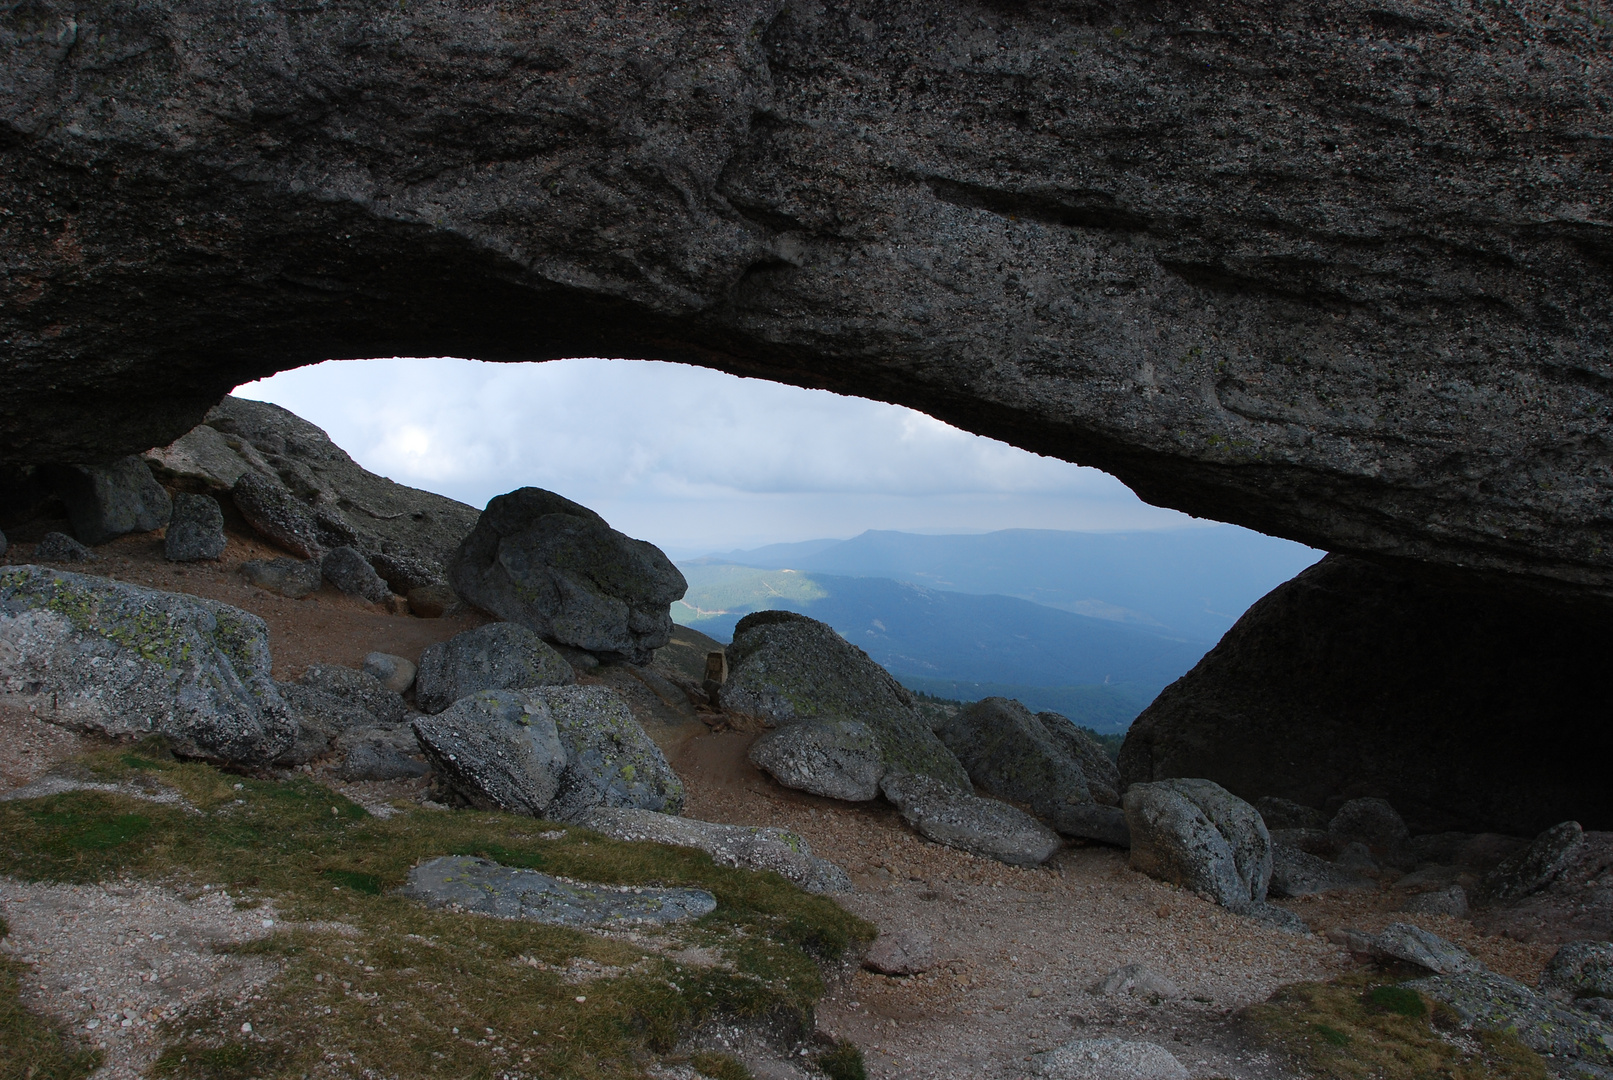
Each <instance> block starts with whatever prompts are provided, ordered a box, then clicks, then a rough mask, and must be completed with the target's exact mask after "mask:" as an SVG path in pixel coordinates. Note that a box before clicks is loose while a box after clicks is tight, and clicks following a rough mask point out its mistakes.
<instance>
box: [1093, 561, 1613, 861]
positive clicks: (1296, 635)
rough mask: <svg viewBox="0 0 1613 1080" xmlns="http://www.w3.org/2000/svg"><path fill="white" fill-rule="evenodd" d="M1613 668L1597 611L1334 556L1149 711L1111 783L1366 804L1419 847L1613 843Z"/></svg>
mask: <svg viewBox="0 0 1613 1080" xmlns="http://www.w3.org/2000/svg"><path fill="white" fill-rule="evenodd" d="M1609 655H1613V618H1610V617H1609V616H1608V612H1607V610H1606V609H1605V608H1603V607H1600V606H1598V605H1596V604H1586V605H1582V606H1579V607H1564V606H1561V605H1556V604H1550V603H1546V602H1544V601H1542V600H1540V599H1539V598H1538V597H1533V596H1531V595H1530V594H1528V593H1525V592H1518V591H1508V590H1498V589H1496V588H1495V587H1494V585H1493V583H1490V584H1488V585H1486V584H1483V583H1479V584H1465V585H1464V584H1462V583H1461V582H1460V581H1459V580H1452V581H1450V582H1444V581H1441V580H1440V579H1437V578H1431V577H1429V576H1428V575H1426V574H1415V573H1412V572H1410V571H1408V570H1407V569H1406V568H1404V567H1401V566H1397V565H1393V564H1383V563H1378V562H1368V561H1366V560H1363V559H1356V558H1348V557H1345V556H1340V555H1329V556H1328V557H1327V558H1325V559H1323V560H1322V561H1321V562H1319V563H1317V564H1316V565H1315V566H1312V567H1311V568H1310V569H1308V570H1306V571H1304V572H1303V573H1301V574H1300V575H1299V576H1298V577H1296V578H1294V579H1293V580H1292V581H1289V582H1287V583H1286V584H1284V585H1280V586H1278V587H1277V588H1276V589H1275V590H1273V591H1272V592H1271V593H1269V594H1268V595H1267V596H1265V597H1264V598H1263V599H1261V600H1260V601H1259V602H1257V603H1256V604H1255V605H1254V606H1253V607H1251V608H1250V609H1249V610H1248V611H1247V612H1246V613H1245V614H1244V616H1243V617H1242V618H1241V619H1239V620H1238V622H1237V624H1236V625H1235V626H1234V627H1233V628H1232V629H1231V630H1230V631H1228V632H1227V634H1226V636H1225V637H1224V638H1222V640H1221V643H1220V644H1218V645H1217V646H1216V647H1215V648H1214V649H1213V650H1211V651H1210V653H1209V654H1208V655H1206V656H1205V657H1204V659H1202V660H1201V661H1200V662H1199V663H1198V665H1197V666H1196V667H1194V668H1193V670H1192V671H1190V672H1188V673H1187V674H1186V675H1184V676H1183V677H1182V678H1180V679H1178V680H1177V681H1176V682H1175V683H1173V684H1171V685H1170V686H1169V687H1167V688H1166V689H1165V691H1164V692H1163V693H1161V694H1160V695H1159V697H1158V698H1157V699H1156V700H1155V701H1154V703H1153V704H1152V705H1150V706H1149V707H1148V708H1147V709H1145V710H1144V711H1143V713H1142V715H1140V716H1139V717H1138V718H1137V719H1136V721H1135V722H1134V723H1133V724H1132V726H1131V730H1130V732H1129V733H1128V734H1127V736H1126V742H1125V745H1124V746H1123V747H1122V749H1121V753H1120V767H1121V773H1122V775H1123V778H1124V780H1125V782H1126V783H1128V784H1129V783H1139V782H1146V781H1150V780H1162V779H1165V778H1168V777H1175V776H1203V777H1208V778H1210V779H1212V780H1215V781H1216V782H1217V783H1219V784H1222V785H1223V786H1225V787H1226V788H1227V789H1228V790H1229V791H1232V792H1234V793H1235V794H1237V795H1239V796H1240V797H1242V798H1246V799H1250V800H1254V799H1258V798H1260V797H1261V796H1267V795H1274V796H1279V797H1281V798H1284V799H1287V800H1292V801H1293V802H1296V803H1299V804H1302V805H1305V806H1312V807H1329V808H1332V807H1337V806H1338V805H1339V804H1341V803H1343V802H1344V801H1346V800H1348V799H1351V798H1355V797H1358V796H1375V797H1378V798H1381V799H1386V800H1387V801H1388V802H1389V803H1391V804H1392V805H1393V806H1394V808H1395V809H1396V810H1397V811H1398V812H1399V814H1400V815H1401V816H1402V817H1403V818H1404V820H1405V823H1406V825H1407V826H1409V827H1410V831H1411V832H1413V833H1438V832H1445V831H1448V830H1463V831H1467V832H1498V833H1509V834H1513V835H1524V836H1532V835H1534V834H1535V833H1537V832H1539V831H1540V830H1541V829H1544V828H1546V827H1547V826H1549V825H1551V824H1553V823H1555V822H1558V821H1562V820H1564V819H1567V818H1574V819H1576V820H1579V821H1581V822H1583V823H1584V824H1585V826H1586V827H1587V828H1609V827H1613V784H1608V783H1607V777H1606V770H1605V769H1604V768H1603V766H1602V763H1603V762H1604V761H1606V759H1607V730H1606V728H1607V725H1606V724H1605V722H1604V721H1603V718H1604V717H1606V716H1607V715H1608V713H1609V712H1610V710H1613V682H1610V681H1609V680H1608V679H1606V678H1605V677H1603V674H1602V673H1603V671H1604V669H1605V667H1606V659H1607V657H1608V656H1609Z"/></svg>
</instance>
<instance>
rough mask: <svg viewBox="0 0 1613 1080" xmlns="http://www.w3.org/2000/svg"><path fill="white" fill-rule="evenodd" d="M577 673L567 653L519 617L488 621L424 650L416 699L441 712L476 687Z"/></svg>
mask: <svg viewBox="0 0 1613 1080" xmlns="http://www.w3.org/2000/svg"><path fill="white" fill-rule="evenodd" d="M575 679H576V673H575V672H573V671H572V669H571V665H570V664H568V663H566V661H565V658H564V657H562V656H561V655H560V654H559V653H557V652H555V651H554V650H553V649H552V648H550V647H549V645H548V644H547V643H546V642H545V641H544V640H543V639H542V638H540V637H539V636H538V635H537V634H536V633H534V632H533V631H531V630H528V629H527V628H526V627H524V626H520V625H518V624H516V623H509V622H498V623H489V624H488V625H486V626H478V627H477V628H475V629H474V630H466V631H464V632H463V633H459V634H455V635H454V636H453V637H451V638H449V639H448V640H447V641H440V642H438V643H437V644H435V645H430V646H428V647H427V648H426V651H425V652H423V653H421V654H420V667H419V670H418V671H417V672H416V674H415V701H416V702H418V703H419V705H420V708H421V709H423V710H424V711H426V712H441V711H442V710H443V709H446V708H447V707H448V706H450V705H452V704H453V703H454V702H456V701H458V700H459V699H460V698H462V697H464V696H466V695H467V694H474V693H476V692H477V691H478V690H504V689H520V688H523V687H533V686H559V685H562V684H564V683H569V682H573V681H574V680H575Z"/></svg>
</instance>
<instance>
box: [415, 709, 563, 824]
mask: <svg viewBox="0 0 1613 1080" xmlns="http://www.w3.org/2000/svg"><path fill="white" fill-rule="evenodd" d="M412 726H413V728H414V734H415V738H416V739H417V740H418V741H419V743H420V749H421V750H422V751H423V752H424V753H425V755H426V758H427V759H428V760H429V761H430V762H431V763H432V765H433V766H434V767H435V769H436V770H437V775H438V776H439V777H441V778H442V781H443V783H444V784H446V785H447V786H448V787H449V788H450V789H451V790H452V791H453V792H454V793H456V794H457V795H458V796H459V797H460V798H462V799H464V800H465V801H466V802H467V803H469V804H470V805H472V806H475V807H479V808H481V809H484V810H509V811H510V812H512V813H516V814H529V815H531V816H532V817H541V816H543V813H544V811H546V810H547V809H548V808H549V804H550V802H552V801H553V799H554V796H555V793H556V792H557V791H559V790H560V778H561V776H562V775H563V774H564V773H565V771H566V748H565V747H564V746H562V745H561V743H560V734H559V732H558V731H557V730H556V728H555V722H554V717H553V716H552V715H551V714H550V712H549V705H548V702H546V701H545V700H544V699H543V698H542V697H540V696H539V695H538V692H537V691H535V690H483V691H481V692H480V693H477V694H472V695H470V696H469V697H464V698H461V699H460V700H458V701H456V702H455V703H454V704H453V705H452V706H451V707H450V708H448V709H446V710H444V711H443V712H440V713H438V714H437V715H435V716H419V717H416V718H415V720H414V723H413V725H412Z"/></svg>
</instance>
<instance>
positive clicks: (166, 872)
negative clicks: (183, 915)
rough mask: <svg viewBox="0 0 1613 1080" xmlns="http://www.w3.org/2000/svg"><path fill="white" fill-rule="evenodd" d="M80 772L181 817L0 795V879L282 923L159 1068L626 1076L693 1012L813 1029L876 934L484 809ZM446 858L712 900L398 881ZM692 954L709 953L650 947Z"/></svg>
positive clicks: (206, 770)
mask: <svg viewBox="0 0 1613 1080" xmlns="http://www.w3.org/2000/svg"><path fill="white" fill-rule="evenodd" d="M85 764H86V767H87V768H88V769H89V771H90V772H91V773H92V774H94V775H96V776H97V777H98V778H102V779H108V780H113V781H117V782H123V781H129V782H135V783H140V784H144V785H147V786H149V785H151V784H152V783H160V784H162V785H164V786H167V787H170V788H173V789H175V790H177V791H178V792H179V794H181V795H182V796H183V797H184V799H185V801H186V802H187V803H188V804H189V807H190V808H194V809H190V808H185V807H179V806H168V805H156V804H153V803H150V802H148V801H143V800H138V799H134V798H130V797H127V796H123V795H120V794H114V793H108V792H102V791H93V792H91V791H80V792H69V793H66V794H60V795H54V796H49V797H46V798H42V799H31V800H19V801H16V802H9V803H4V804H0V873H5V874H10V875H13V876H16V877H19V878H23V879H27V880H50V881H79V882H88V881H99V880H104V879H106V878H108V877H109V876H113V875H127V876H132V877H137V878H144V879H147V880H160V881H163V882H166V883H169V884H172V885H174V886H175V887H178V888H180V889H181V890H184V889H187V888H192V889H197V890H199V889H200V887H201V885H203V884H204V883H205V884H215V885H217V884H222V885H224V886H226V887H227V888H228V889H229V891H230V894H231V896H232V897H234V899H235V900H236V902H237V904H238V905H240V906H251V905H254V904H272V905H273V907H274V909H275V911H276V913H277V915H278V918H279V919H280V920H281V922H282V924H285V923H290V924H293V925H292V926H291V927H287V928H284V929H282V930H280V931H278V932H276V933H275V934H274V935H273V936H271V937H268V938H265V939H262V940H259V941H255V942H252V943H249V944H247V945H244V946H238V947H237V949H238V951H242V952H252V953H255V954H258V955H260V956H264V957H266V958H268V959H270V960H271V961H272V962H274V963H276V964H277V965H278V966H279V968H280V972H279V975H278V976H277V977H276V979H275V980H274V982H273V983H272V984H271V986H270V987H269V989H268V990H266V991H265V993H264V995H263V999H262V1000H259V1001H252V1002H249V1003H248V1004H245V1005H242V1006H230V1007H229V1008H224V1009H223V1010H222V1011H221V1012H219V1014H218V1015H216V1016H211V1017H208V1018H205V1019H199V1018H197V1017H194V1016H193V1017H189V1018H182V1019H181V1020H179V1021H176V1022H174V1024H173V1025H171V1027H170V1028H169V1029H166V1030H165V1032H164V1034H165V1037H166V1038H167V1040H168V1045H167V1046H166V1048H165V1049H164V1051H163V1054H162V1057H161V1059H160V1060H159V1062H158V1063H157V1066H156V1069H155V1074H156V1075H158V1076H171V1077H203V1076H206V1077H224V1076H228V1077H235V1076H239V1077H251V1076H258V1075H264V1076H269V1075H275V1076H280V1075H290V1076H299V1075H302V1074H304V1073H306V1074H308V1075H309V1076H355V1077H356V1076H360V1075H366V1074H368V1075H398V1076H410V1077H444V1078H447V1077H453V1078H463V1077H475V1076H484V1077H495V1076H503V1075H509V1076H522V1077H546V1078H547V1077H568V1078H571V1077H574V1078H577V1080H594V1078H601V1080H603V1078H615V1077H636V1076H640V1075H642V1071H643V1067H644V1065H645V1064H646V1062H648V1061H649V1060H651V1059H652V1058H654V1057H656V1056H658V1055H662V1054H666V1053H669V1052H671V1051H672V1050H673V1048H674V1047H675V1046H677V1045H678V1044H679V1043H680V1042H681V1040H682V1039H684V1038H685V1037H686V1036H687V1035H688V1034H689V1033H690V1032H691V1031H692V1030H693V1029H694V1028H696V1027H697V1026H698V1025H700V1024H701V1023H704V1022H706V1021H707V1020H712V1019H716V1018H722V1019H725V1020H733V1019H744V1018H747V1017H751V1018H758V1019H760V1018H764V1017H765V1018H768V1019H769V1020H774V1019H776V1018H778V1017H781V1016H785V1017H794V1018H796V1019H797V1020H799V1022H800V1023H802V1024H803V1025H804V1026H805V1027H806V1028H807V1030H810V1029H811V1011H812V1008H813V1006H814V1005H815V1003H816V1002H817V1000H818V999H819V998H820V997H821V996H822V993H823V983H822V975H821V967H820V964H821V963H823V962H825V961H833V960H835V959H837V958H838V957H839V956H841V955H842V954H843V953H844V952H845V951H846V950H848V949H850V948H853V947H855V946H858V945H860V944H862V943H865V942H867V941H869V940H871V939H872V937H873V934H874V928H873V927H872V926H871V925H869V924H868V923H866V922H864V921H863V920H861V919H858V918H857V917H855V916H853V915H851V914H849V913H848V912H846V911H844V910H843V909H841V908H840V907H839V906H838V905H836V904H834V903H833V902H832V901H830V900H828V899H826V898H824V897H819V896H812V895H810V894H807V893H804V892H802V891H801V890H800V889H798V888H796V887H795V886H794V885H792V884H790V883H789V882H788V881H786V880H785V879H783V878H782V877H779V876H777V875H775V874H770V873H752V872H748V871H743V870H736V869H730V868H726V867H720V866H717V865H716V864H715V863H713V862H712V861H711V858H710V857H709V856H707V855H705V854H704V853H702V852H697V851H692V850H689V849H685V848H672V847H663V846H659V845H654V844H647V843H624V842H621V841H616V840H612V839H609V838H607V837H604V836H601V835H599V834H597V833H592V832H589V831H588V830H585V829H579V828H576V827H571V826H553V825H548V824H545V823H543V822H538V821H534V820H532V819H531V818H523V817H517V816H514V815H510V814H501V813H484V812H472V811H455V812H443V811H432V810H425V809H421V808H417V807H403V806H400V808H399V811H398V813H396V814H395V815H394V816H392V817H390V818H387V819H384V820H383V819H380V818H377V817H373V816H371V815H369V814H367V813H366V812H365V811H364V810H363V808H361V807H359V806H357V805H355V804H353V803H351V802H348V801H347V800H346V799H343V798H341V797H340V796H338V795H335V794H334V793H332V792H331V791H330V790H328V789H326V788H324V787H321V786H319V785H317V784H315V783H313V782H312V781H309V780H305V779H294V780H290V781H287V782H284V783H279V782H273V781H267V780H260V779H254V778H250V777H236V776H230V775H227V774H225V773H222V772H220V771H219V770H217V769H214V768H212V767H210V766H207V765H203V764H199V763H195V762H178V761H174V760H171V759H165V758H164V757H163V756H162V755H161V753H160V752H159V751H157V750H154V749H153V748H152V747H149V746H148V747H142V748H140V750H139V752H137V753H135V754H129V753H107V754H104V755H101V756H98V757H96V758H94V759H92V760H90V761H88V762H86V763H85ZM557 828H559V829H563V830H564V835H563V836H561V837H559V838H552V837H551V838H549V839H544V838H543V836H542V834H544V833H550V832H552V831H554V830H555V829H557ZM444 854H474V855H485V856H487V857H489V858H492V859H495V860H497V861H499V862H501V863H504V864H505V865H511V866H526V867H532V868H535V869H541V870H543V871H545V872H547V873H552V874H557V875H561V876H564V877H568V878H574V879H577V880H583V881H597V882H603V883H607V884H619V885H661V886H691V887H696V888H701V889H705V890H707V891H709V892H710V893H711V894H712V895H714V896H715V897H716V898H717V909H716V910H715V911H714V912H712V913H711V914H710V915H708V916H706V917H705V918H703V919H700V920H698V921H695V922H692V923H686V924H681V925H679V926H676V927H674V928H672V929H671V930H669V931H667V932H666V933H664V934H650V933H646V934H644V935H629V936H624V935H612V936H603V935H599V934H594V933H587V932H583V931H578V930H572V929H567V928H562V927H553V926H544V925H540V924H535V923H528V922H519V921H503V920H497V919H489V918H484V917H479V916H474V915H465V914H459V913H454V912H449V911H441V910H431V909H427V908H424V907H421V906H419V905H417V904H414V903H412V902H410V901H407V900H405V899H403V898H402V897H400V896H398V895H397V894H396V892H395V891H394V890H395V889H396V888H397V886H399V885H402V884H403V883H404V881H405V879H406V878H407V875H408V872H409V869H410V868H411V867H412V866H414V865H415V864H416V863H418V862H420V861H421V860H423V859H426V858H430V857H433V856H437V855H444ZM296 924H305V925H307V924H311V925H312V926H315V927H329V928H330V929H328V930H326V929H317V930H316V929H303V928H297V926H296ZM689 947H699V948H700V949H701V950H703V951H705V952H708V953H715V954H716V955H717V956H719V957H720V958H721V960H722V963H720V964H718V965H716V966H696V965H687V964H683V963H681V962H679V961H678V960H675V959H673V958H672V957H671V956H670V955H669V954H671V953H675V952H678V951H679V950H682V949H685V948H689ZM248 1022H249V1023H250V1024H251V1025H252V1028H251V1031H250V1033H247V1034H245V1035H243V1033H242V1030H241V1025H242V1024H243V1023H248ZM0 1075H3V1074H0ZM42 1075H43V1074H42ZM63 1075H66V1074H63ZM75 1075H76V1074H75Z"/></svg>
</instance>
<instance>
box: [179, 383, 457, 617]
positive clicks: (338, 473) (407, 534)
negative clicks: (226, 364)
mask: <svg viewBox="0 0 1613 1080" xmlns="http://www.w3.org/2000/svg"><path fill="white" fill-rule="evenodd" d="M204 429H206V430H207V431H212V432H216V433H217V434H218V435H219V436H221V437H222V442H223V444H224V448H225V449H228V450H230V451H231V452H232V453H233V454H234V455H235V456H236V457H237V458H239V459H240V460H241V461H243V462H245V463H246V465H247V469H248V474H250V475H252V476H254V477H257V478H258V480H259V481H261V485H260V486H259V488H258V494H259V495H260V496H261V497H262V498H263V499H265V500H269V501H272V503H273V505H274V506H275V507H277V508H278V510H279V512H280V513H282V514H284V515H286V521H287V522H288V527H291V528H292V532H293V534H294V535H295V537H296V538H297V541H298V543H300V544H302V545H304V546H305V547H306V548H307V551H306V552H303V551H298V553H299V554H304V555H305V557H311V556H312V554H313V553H314V552H315V551H316V550H319V551H323V550H325V549H329V548H334V547H341V546H343V545H345V546H348V547H351V548H353V549H354V550H356V551H357V552H358V553H359V554H360V555H362V556H363V557H364V559H365V560H366V561H367V562H369V564H370V565H371V566H372V567H374V568H375V570H376V572H377V573H378V574H380V576H381V577H382V579H384V580H385V581H386V583H387V586H388V588H390V589H391V590H392V591H393V592H395V593H397V594H398V595H400V596H406V595H408V593H409V590H410V589H414V588H419V587H423V586H430V585H440V584H442V583H443V582H444V581H445V580H446V564H447V561H448V558H449V556H451V555H452V554H453V552H454V549H455V548H457V547H458V546H459V542H460V541H461V540H463V539H464V538H465V536H466V534H467V533H469V532H470V530H471V526H473V525H474V524H475V523H476V516H477V514H476V509H475V508H474V507H470V506H466V505H465V504H464V503H461V502H456V501H454V500H453V499H449V498H446V497H444V496H442V495H436V494H433V493H432V492H429V491H421V490H419V489H418V488H411V487H407V486H405V485H403V484H399V483H395V482H394V481H392V480H388V479H387V478H386V477H384V476H377V475H376V474H375V473H372V472H370V471H368V470H367V469H364V468H362V467H361V466H360V465H359V464H358V463H357V462H356V461H354V460H353V459H352V458H351V457H349V456H348V455H347V453H346V451H344V450H342V448H341V447H339V446H337V445H336V444H335V443H334V442H332V441H331V439H330V436H329V435H327V434H325V432H324V431H322V430H321V429H320V428H318V427H316V426H315V425H313V424H311V423H309V422H308V421H306V420H304V419H303V418H302V417H300V416H297V415H295V414H294V413H291V412H288V411H287V410H285V409H282V408H281V407H280V406H278V405H270V404H268V403H267V402H262V401H249V400H246V399H245V398H237V397H227V398H225V399H224V400H223V401H220V402H219V403H218V404H217V405H215V406H213V408H212V409H210V410H209V411H208V413H207V416H206V418H205V419H204V420H203V424H202V427H200V428H197V429H195V430H194V431H193V432H192V434H193V435H195V436H197V437H198V438H200V439H202V440H204V441H205V445H206V446H207V447H208V448H209V449H208V457H207V462H208V466H207V467H208V468H210V469H212V470H213V471H214V472H216V473H217V474H218V475H220V477H222V476H225V475H228V474H229V472H231V471H233V468H234V467H233V465H232V464H231V463H230V461H229V459H227V458H222V456H221V455H219V454H217V450H218V442H219V440H217V439H214V438H213V436H212V435H207V434H205V433H204ZM187 438H189V436H187ZM182 441H183V440H182ZM244 475H245V474H244ZM241 502H242V493H241V491H240V489H239V487H237V491H236V504H237V506H239V505H240V504H241ZM292 522H294V523H295V524H294V527H292V526H291V525H290V523H292ZM256 526H257V522H256V521H254V527H256ZM271 539H273V537H272V536H271ZM276 542H279V541H276ZM289 550H293V551H297V549H296V548H291V549H289Z"/></svg>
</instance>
